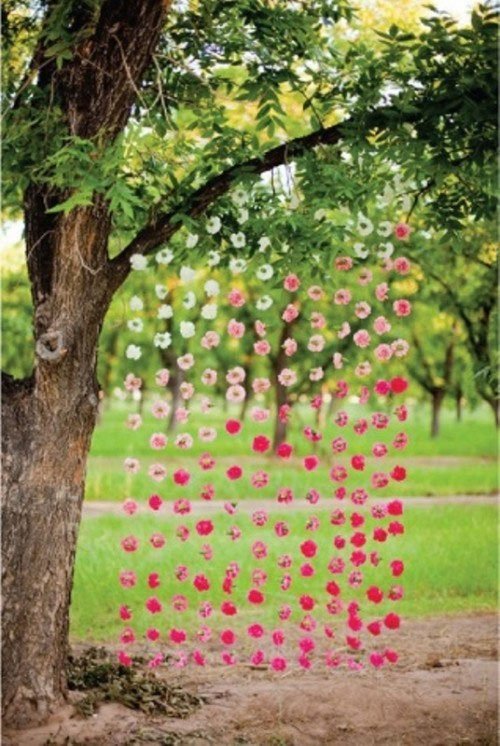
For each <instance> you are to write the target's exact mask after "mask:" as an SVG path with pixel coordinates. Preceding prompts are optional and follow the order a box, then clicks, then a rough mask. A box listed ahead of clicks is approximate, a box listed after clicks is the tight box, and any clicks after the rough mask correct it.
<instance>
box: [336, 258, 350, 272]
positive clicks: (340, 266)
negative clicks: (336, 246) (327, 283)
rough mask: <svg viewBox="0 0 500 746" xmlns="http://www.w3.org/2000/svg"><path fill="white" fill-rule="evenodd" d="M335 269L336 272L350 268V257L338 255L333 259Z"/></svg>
mask: <svg viewBox="0 0 500 746" xmlns="http://www.w3.org/2000/svg"><path fill="white" fill-rule="evenodd" d="M335 269H336V270H337V271H338V272H347V271H348V270H350V269H352V259H351V257H350V256H338V257H337V258H336V259H335Z"/></svg>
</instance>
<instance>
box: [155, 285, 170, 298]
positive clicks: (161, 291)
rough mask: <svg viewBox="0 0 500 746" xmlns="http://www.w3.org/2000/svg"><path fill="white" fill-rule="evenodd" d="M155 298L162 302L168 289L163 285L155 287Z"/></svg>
mask: <svg viewBox="0 0 500 746" xmlns="http://www.w3.org/2000/svg"><path fill="white" fill-rule="evenodd" d="M155 293H156V297H157V298H159V299H160V300H163V299H164V298H166V297H167V295H168V288H167V287H165V285H155Z"/></svg>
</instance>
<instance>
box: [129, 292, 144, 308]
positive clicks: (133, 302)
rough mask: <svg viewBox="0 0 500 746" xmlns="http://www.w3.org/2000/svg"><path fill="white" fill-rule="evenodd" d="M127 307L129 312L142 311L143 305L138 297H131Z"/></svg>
mask: <svg viewBox="0 0 500 746" xmlns="http://www.w3.org/2000/svg"><path fill="white" fill-rule="evenodd" d="M129 306H130V310H131V311H142V309H143V308H144V303H143V302H142V299H141V298H139V296H138V295H133V296H132V297H131V299H130V301H129Z"/></svg>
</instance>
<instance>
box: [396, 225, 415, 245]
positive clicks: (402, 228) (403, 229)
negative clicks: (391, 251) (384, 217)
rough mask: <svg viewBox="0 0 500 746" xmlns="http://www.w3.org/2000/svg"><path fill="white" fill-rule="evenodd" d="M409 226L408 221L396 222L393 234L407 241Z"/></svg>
mask: <svg viewBox="0 0 500 746" xmlns="http://www.w3.org/2000/svg"><path fill="white" fill-rule="evenodd" d="M410 231H411V229H410V226H409V225H408V223H403V222H401V223H397V224H396V225H395V226H394V235H395V236H396V238H399V240H400V241H407V240H408V239H409V237H410Z"/></svg>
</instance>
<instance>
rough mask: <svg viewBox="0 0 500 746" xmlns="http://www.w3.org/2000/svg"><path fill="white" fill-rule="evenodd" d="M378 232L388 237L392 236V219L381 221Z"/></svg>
mask: <svg viewBox="0 0 500 746" xmlns="http://www.w3.org/2000/svg"><path fill="white" fill-rule="evenodd" d="M377 233H378V235H379V236H384V237H385V238H387V236H390V235H391V234H392V223H391V222H390V220H383V221H382V222H381V223H379V224H378V228H377Z"/></svg>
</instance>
